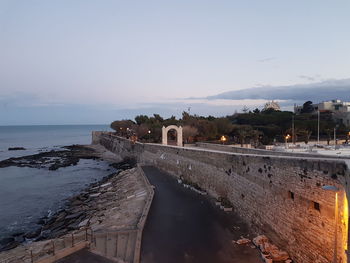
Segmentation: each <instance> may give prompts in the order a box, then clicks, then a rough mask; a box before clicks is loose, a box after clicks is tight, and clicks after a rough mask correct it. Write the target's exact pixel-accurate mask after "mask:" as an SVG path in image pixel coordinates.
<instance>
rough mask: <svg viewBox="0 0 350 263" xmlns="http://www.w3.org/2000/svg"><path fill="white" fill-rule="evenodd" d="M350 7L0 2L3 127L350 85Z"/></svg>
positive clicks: (213, 108)
mask: <svg viewBox="0 0 350 263" xmlns="http://www.w3.org/2000/svg"><path fill="white" fill-rule="evenodd" d="M349 13H350V2H349V1H348V0H339V1H326V0H308V1H302V0H294V1H280V0H265V1H261V0H256V1H253V0H245V1H243V0H242V1H234V0H230V1H220V0H216V1H214V0H213V1H206V0H201V1H192V0H186V1H185V0H177V1H166V0H163V1H152V0H148V1H132V0H130V1H118V0H113V1H108V0H100V1H97V0H95V1H89V0H74V1H72V0H69V1H68V0H60V1H58V0H56V1H54V0H52V1H46V0H41V1H39V0H38V1H33V0H22V1H18V0H0V125H16V124H17V125H18V124H74V123H76V124H84V123H86V124H89V123H91V124H93V123H109V122H111V121H113V120H114V119H122V118H132V117H134V116H135V115H136V114H141V113H144V114H152V113H160V114H162V115H164V116H170V115H173V114H174V115H176V116H180V115H181V112H182V111H184V110H188V109H189V107H190V108H191V113H196V114H204V115H209V114H211V115H226V114H232V113H233V112H234V111H235V110H239V109H240V108H242V106H243V105H248V106H250V107H255V106H259V105H260V106H262V105H263V104H264V102H266V101H267V100H269V99H275V100H281V102H282V103H283V101H288V98H283V99H282V98H280V97H271V98H263V99H258V100H256V99H253V97H254V96H247V97H244V98H242V97H240V98H239V99H237V98H235V97H233V98H229V99H227V98H226V99H224V100H223V99H220V98H215V96H216V95H218V94H222V93H225V92H231V91H237V90H245V89H252V88H253V90H254V92H256V93H264V90H265V89H266V87H270V88H271V87H272V88H273V87H284V89H285V90H288V89H290V88H293V87H294V86H295V85H314V86H316V87H317V85H318V84H321V85H322V84H323V83H328V82H329V81H333V82H337V81H338V82H344V80H345V81H347V80H348V79H349V78H350V72H349V69H350V51H349V47H350V34H349V26H350V16H349ZM347 87H349V91H350V86H347ZM282 89H283V88H282ZM272 94H273V93H272ZM309 95H310V96H311V98H309V97H308V96H309ZM334 96H337V94H335V95H334ZM255 97H256V96H255ZM284 97H285V96H284ZM308 99H312V93H310V94H308V95H307V96H305V100H308ZM315 99H316V98H315ZM317 99H319V98H317ZM329 99H333V98H329ZM340 99H342V98H340ZM291 100H292V98H291ZM287 104H288V103H287ZM287 104H286V105H287ZM288 105H291V103H289V104H288ZM288 105H287V106H288Z"/></svg>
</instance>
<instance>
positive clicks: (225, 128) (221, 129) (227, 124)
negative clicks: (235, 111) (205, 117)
mask: <svg viewBox="0 0 350 263" xmlns="http://www.w3.org/2000/svg"><path fill="white" fill-rule="evenodd" d="M214 123H215V125H216V128H217V131H218V133H219V135H226V134H229V133H231V132H232V130H233V125H232V123H231V121H230V120H229V119H227V118H216V119H214Z"/></svg>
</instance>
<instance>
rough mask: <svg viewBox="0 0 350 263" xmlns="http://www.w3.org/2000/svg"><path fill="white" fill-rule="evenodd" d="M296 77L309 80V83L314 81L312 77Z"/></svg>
mask: <svg viewBox="0 0 350 263" xmlns="http://www.w3.org/2000/svg"><path fill="white" fill-rule="evenodd" d="M298 77H299V78H301V79H306V80H309V81H314V80H315V78H314V77H311V76H306V75H300V76H298Z"/></svg>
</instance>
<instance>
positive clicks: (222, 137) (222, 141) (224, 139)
mask: <svg viewBox="0 0 350 263" xmlns="http://www.w3.org/2000/svg"><path fill="white" fill-rule="evenodd" d="M226 140H227V139H226V137H225V136H224V135H222V136H221V138H220V141H221V143H222V144H224V143H225V142H226Z"/></svg>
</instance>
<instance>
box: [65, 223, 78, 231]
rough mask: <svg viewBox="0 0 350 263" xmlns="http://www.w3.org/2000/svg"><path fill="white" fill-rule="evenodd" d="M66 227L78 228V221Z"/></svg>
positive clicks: (70, 228)
mask: <svg viewBox="0 0 350 263" xmlns="http://www.w3.org/2000/svg"><path fill="white" fill-rule="evenodd" d="M67 228H68V229H69V230H75V229H78V228H79V222H74V223H72V224H70V225H68V226H67Z"/></svg>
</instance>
